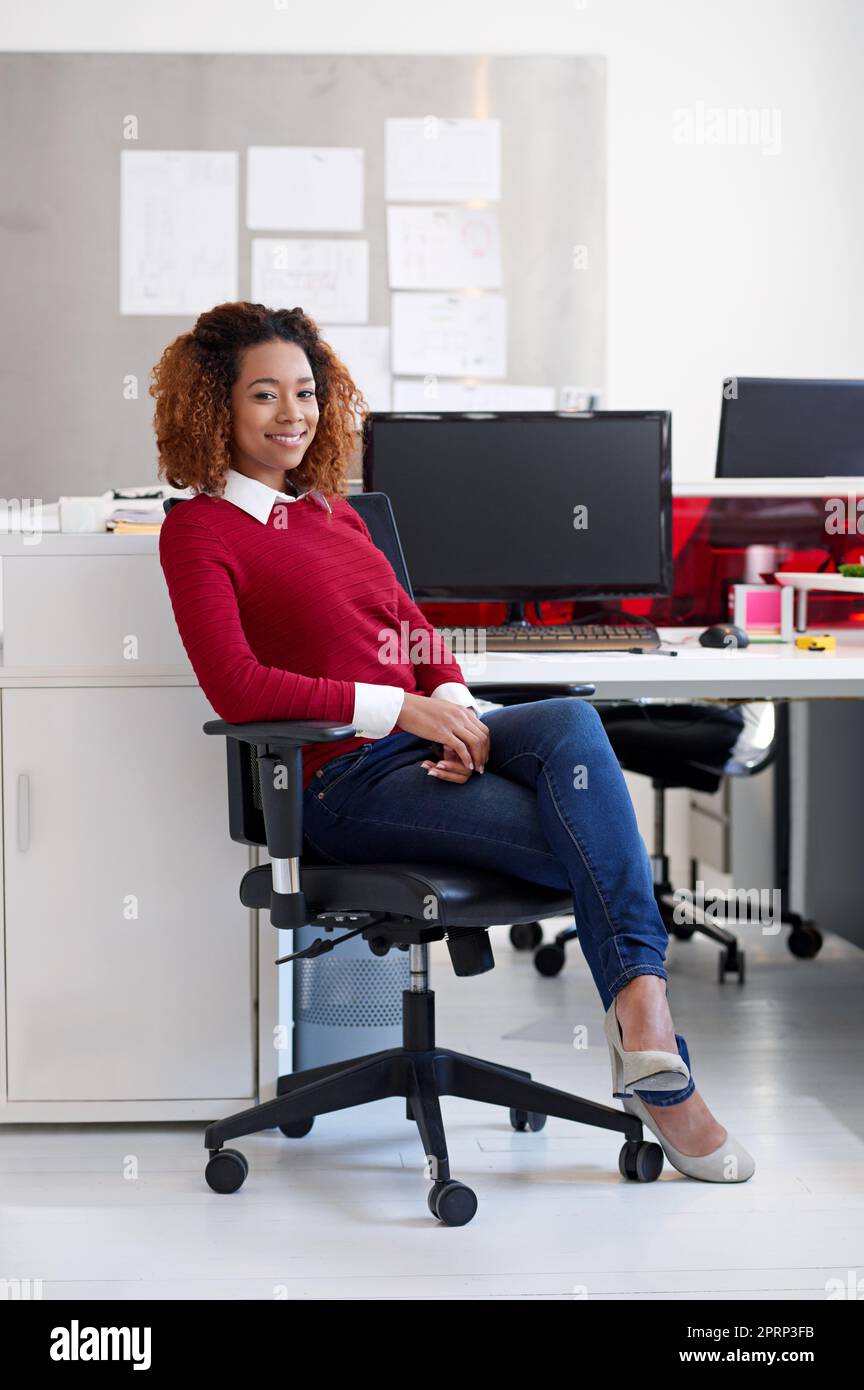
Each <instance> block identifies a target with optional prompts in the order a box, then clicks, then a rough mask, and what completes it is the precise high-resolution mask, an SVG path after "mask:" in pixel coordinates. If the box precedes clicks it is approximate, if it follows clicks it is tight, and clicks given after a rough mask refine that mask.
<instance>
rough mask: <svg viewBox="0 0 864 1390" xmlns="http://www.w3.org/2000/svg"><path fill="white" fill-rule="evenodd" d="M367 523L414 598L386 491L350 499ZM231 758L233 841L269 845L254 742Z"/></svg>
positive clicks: (233, 742) (173, 501)
mask: <svg viewBox="0 0 864 1390" xmlns="http://www.w3.org/2000/svg"><path fill="white" fill-rule="evenodd" d="M189 500H190V499H189V498H188V497H167V498H166V499H165V500H164V502H163V503H162V506H163V509H164V511H165V515H166V516H167V515H168V513H169V512H170V510H171V508H172V507H177V506H179V505H180V503H181V502H188V501H189ZM347 501H348V502H350V504H351V506H352V507H353V508H354V510H355V511H356V512H357V514H358V516H360V517H361V519H362V520H363V521H364V523H365V524H366V526H367V528H368V530H369V534H370V536H371V537H372V539H373V541H374V542H375V544H376V545H377V547H378V549H379V550H380V551H382V552H383V554H384V555H386V557H387V559H388V560H389V561H390V564H391V565H392V567H393V571H394V573H395V575H396V578H397V579H398V581H399V583H400V584H401V585H402V588H403V589H404V590H405V592H406V593H407V594H408V596H409V598H413V597H414V593H413V590H412V588H411V580H410V579H409V577H408V568H407V566H406V564H405V556H404V554H403V551H402V543H401V541H400V540H399V532H398V531H397V529H396V518H395V517H394V515H393V508H392V506H391V504H390V498H389V497H388V496H387V494H386V493H384V492H362V493H357V494H356V495H355V496H353V497H349V498H347ZM225 748H226V756H227V759H228V829H229V834H230V836H231V839H232V840H236V841H237V843H238V844H241V845H266V843H267V834H266V831H265V829H264V811H263V808H262V804H261V787H260V783H259V780H258V758H257V754H256V750H255V746H254V744H252V743H243V742H241V741H240V740H239V739H236V738H226V740H225Z"/></svg>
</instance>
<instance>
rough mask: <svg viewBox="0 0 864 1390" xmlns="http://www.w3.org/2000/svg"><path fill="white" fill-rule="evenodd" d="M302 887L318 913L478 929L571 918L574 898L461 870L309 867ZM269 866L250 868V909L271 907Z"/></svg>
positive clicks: (245, 889)
mask: <svg viewBox="0 0 864 1390" xmlns="http://www.w3.org/2000/svg"><path fill="white" fill-rule="evenodd" d="M301 887H302V889H303V892H304V895H305V897H306V904H307V906H308V908H309V909H310V912H313V913H314V912H333V911H336V912H339V911H345V912H387V913H392V914H394V915H396V916H403V917H409V918H411V920H412V921H416V922H419V923H421V924H425V925H428V926H434V925H435V924H436V923H438V924H440V925H441V926H442V927H477V928H478V929H480V930H483V929H485V928H487V927H491V926H496V925H498V924H500V923H505V924H508V925H515V924H516V923H518V922H535V921H539V920H542V919H543V918H545V917H566V916H569V915H570V914H571V913H572V912H573V897H572V894H570V893H569V892H567V893H565V892H562V890H561V889H559V888H546V887H544V886H543V885H542V884H539V883H528V882H526V881H525V880H524V879H520V878H511V877H509V876H508V875H506V874H496V873H492V872H491V871H490V870H487V869H474V868H465V867H462V866H460V865H450V864H430V863H419V862H417V863H415V862H406V863H400V864H328V865H326V866H325V865H318V864H307V862H306V861H305V859H304V861H303V866H302V872H301ZM270 889H271V874H270V866H269V864H262V865H261V867H260V868H257V869H250V870H249V872H248V873H247V874H245V875H244V877H243V881H242V883H241V885H240V898H241V901H242V902H243V903H244V905H245V906H246V907H257V908H268V907H269V906H270Z"/></svg>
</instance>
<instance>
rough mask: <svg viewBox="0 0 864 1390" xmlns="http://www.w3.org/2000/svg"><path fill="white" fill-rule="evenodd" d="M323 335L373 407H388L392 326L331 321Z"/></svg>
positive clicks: (373, 408) (322, 329)
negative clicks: (358, 324) (390, 327)
mask: <svg viewBox="0 0 864 1390" xmlns="http://www.w3.org/2000/svg"><path fill="white" fill-rule="evenodd" d="M321 337H322V338H323V339H324V341H325V343H329V344H330V346H331V347H332V349H333V351H334V352H335V353H336V356H337V357H340V358H341V359H342V361H343V362H344V363H345V366H346V367H347V368H348V371H349V372H350V373H351V377H352V380H353V381H354V384H355V386H358V387H359V388H360V390H361V391H362V392H363V395H364V396H365V398H366V401H367V403H368V405H369V408H370V409H371V410H389V409H390V397H391V390H390V388H391V377H390V329H389V328H387V327H383V328H379V327H378V326H373V325H365V324H364V325H363V326H362V327H354V326H353V325H351V324H348V325H345V324H342V323H340V324H328V325H327V327H326V328H325V327H323V326H322V327H321Z"/></svg>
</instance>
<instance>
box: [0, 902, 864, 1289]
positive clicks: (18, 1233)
mask: <svg viewBox="0 0 864 1390" xmlns="http://www.w3.org/2000/svg"><path fill="white" fill-rule="evenodd" d="M745 932H748V929H747V928H742V934H743V933H745ZM494 940H495V949H496V957H497V961H498V966H497V969H496V970H494V971H493V972H491V973H490V974H488V975H485V976H481V977H478V978H474V979H456V978H455V977H454V976H453V974H452V972H451V971H450V969H449V965H448V963H447V961H448V958H447V956H446V950H445V948H443V947H441V946H436V947H435V949H434V956H433V958H434V966H433V983H434V985H435V986H436V989H437V1000H438V1038H439V1041H440V1042H441V1043H442V1044H443V1045H445V1046H449V1047H453V1048H457V1049H459V1050H460V1051H464V1052H469V1053H473V1054H475V1055H477V1056H480V1057H486V1058H488V1059H490V1060H498V1061H502V1062H508V1063H510V1064H512V1065H514V1066H520V1067H524V1068H530V1070H531V1072H532V1074H533V1075H534V1076H535V1077H536V1078H537V1079H538V1080H543V1081H547V1082H549V1083H550V1084H551V1085H555V1086H559V1087H562V1088H564V1089H568V1090H572V1091H574V1092H576V1093H577V1094H581V1095H584V1096H586V1097H589V1098H592V1099H597V1100H601V1101H604V1102H605V1103H607V1104H611V1103H613V1102H612V1101H611V1097H610V1077H609V1065H608V1056H607V1052H606V1047H605V1043H604V1040H603V1034H602V1013H601V1008H600V1004H599V1000H598V998H597V995H596V992H595V990H594V987H593V982H592V981H591V978H590V976H589V974H588V972H587V969H586V967H585V965H584V963H583V961H582V958H581V954H580V952H579V950H578V947H573V948H571V949H570V955H569V958H568V964H567V967H566V968H565V970H564V972H563V973H562V974H561V975H560V976H558V977H557V978H556V979H551V980H550V979H543V978H541V977H540V976H539V975H537V973H536V972H535V970H534V968H533V966H532V963H531V959H530V956H528V955H525V954H521V953H519V954H517V953H515V952H514V951H513V950H512V948H511V947H510V945H509V943H508V942H507V940H506V935H505V934H504V932H503V930H502V929H499V930H496V932H495V933H494ZM746 944H747V954H748V960H747V964H748V979H747V983H746V985H744V987H743V988H740V987H739V986H738V985H737V984H736V983H728V984H726V985H725V986H722V987H721V986H720V985H718V984H717V983H716V958H717V948H716V947H715V946H713V945H712V944H710V943H708V942H705V941H704V940H696V941H693V942H687V943H684V942H677V941H673V942H672V943H671V946H670V961H669V968H670V1002H671V1004H672V1010H673V1014H674V1017H675V1021H676V1026H677V1028H678V1031H679V1032H682V1033H684V1034H685V1036H686V1038H687V1041H688V1046H689V1048H690V1052H691V1060H692V1063H693V1070H694V1075H695V1077H696V1081H697V1084H698V1085H699V1087H700V1089H701V1091H702V1093H703V1094H704V1095H705V1097H706V1099H707V1100H708V1101H709V1103H710V1104H711V1105H712V1107H713V1109H714V1110H715V1113H716V1114H717V1116H718V1118H720V1119H721V1120H722V1122H723V1123H724V1124H725V1125H726V1126H727V1127H728V1128H729V1129H730V1130H731V1131H732V1132H733V1133H734V1134H736V1135H737V1136H738V1137H739V1138H740V1139H741V1141H742V1142H743V1143H744V1144H745V1145H746V1146H747V1147H748V1148H749V1149H750V1150H751V1152H753V1154H754V1156H755V1157H756V1160H757V1172H756V1174H755V1176H754V1177H753V1178H752V1179H751V1180H750V1182H748V1183H744V1184H741V1185H739V1186H729V1187H724V1186H720V1185H715V1184H707V1183H699V1182H694V1181H692V1180H689V1179H687V1178H684V1177H682V1176H681V1175H680V1174H678V1173H677V1172H676V1171H675V1170H674V1169H672V1168H670V1167H669V1166H668V1164H667V1165H666V1167H665V1168H664V1171H663V1174H662V1176H661V1178H660V1179H659V1180H658V1181H657V1182H655V1183H653V1184H645V1185H643V1184H637V1183H629V1182H625V1181H624V1180H622V1179H621V1178H620V1177H619V1174H618V1168H617V1155H618V1149H619V1147H620V1144H619V1140H618V1138H617V1137H616V1136H615V1135H613V1134H611V1133H607V1132H604V1131H592V1130H590V1129H587V1128H581V1127H577V1126H572V1125H570V1126H568V1124H567V1123H566V1122H565V1121H563V1120H555V1119H552V1120H549V1121H548V1123H547V1126H546V1128H545V1130H543V1131H542V1132H541V1133H539V1134H516V1133H514V1132H513V1131H512V1130H511V1129H510V1127H509V1123H508V1120H507V1117H506V1115H504V1114H503V1113H502V1112H499V1111H497V1110H496V1109H494V1108H492V1107H489V1106H483V1105H476V1104H472V1103H469V1102H463V1101H459V1100H453V1099H445V1100H444V1102H443V1110H444V1118H445V1123H446V1125H447V1131H448V1137H449V1147H450V1160H451V1168H452V1171H453V1175H454V1177H458V1178H460V1179H461V1180H462V1181H464V1182H467V1183H468V1184H469V1186H471V1187H472V1188H473V1189H474V1190H475V1192H476V1193H477V1195H478V1198H479V1210H478V1212H477V1215H476V1217H475V1218H474V1220H473V1222H472V1223H471V1224H470V1225H468V1226H466V1227H461V1228H453V1229H448V1228H445V1227H442V1226H440V1225H439V1224H438V1223H437V1222H436V1221H434V1220H433V1218H432V1217H431V1216H430V1215H429V1214H428V1210H427V1207H426V1190H427V1183H426V1179H425V1177H424V1174H423V1155H422V1152H421V1148H420V1143H419V1139H418V1137H417V1132H416V1129H415V1128H414V1127H413V1126H412V1125H411V1124H409V1123H408V1122H407V1121H406V1120H405V1118H404V1106H403V1104H402V1103H401V1102H398V1101H395V1100H392V1101H382V1102H379V1103H378V1104H376V1105H373V1106H367V1107H365V1108H361V1109H357V1110H353V1111H348V1112H345V1113H343V1114H340V1115H328V1116H324V1117H322V1118H319V1119H318V1120H316V1123H315V1128H314V1129H313V1131H312V1133H311V1134H310V1135H308V1136H307V1137H306V1138H305V1139H303V1140H299V1141H297V1140H295V1141H290V1140H286V1139H283V1138H282V1137H281V1135H279V1134H278V1132H276V1131H268V1132H266V1133H264V1134H260V1135H256V1136H253V1137H249V1138H245V1139H243V1140H239V1141H237V1146H238V1147H240V1148H241V1149H242V1150H243V1152H244V1153H245V1154H246V1156H247V1158H248V1159H249V1162H250V1174H249V1177H248V1178H247V1180H246V1183H245V1185H244V1186H243V1188H241V1190H240V1191H239V1192H237V1193H234V1194H233V1195H231V1196H218V1195H216V1194H214V1193H211V1192H210V1191H209V1189H208V1188H207V1187H206V1185H205V1183H204V1179H203V1157H204V1149H203V1145H202V1133H203V1130H202V1128H201V1127H200V1126H198V1125H192V1124H175V1125H163V1126H136V1125H86V1126H85V1125H81V1126H35V1125H34V1126H11V1125H10V1126H5V1127H2V1128H0V1173H2V1179H0V1181H2V1189H3V1198H2V1206H0V1279H22V1280H23V1279H31V1280H34V1279H38V1280H41V1281H42V1296H43V1297H44V1298H46V1299H51V1298H93V1299H114V1298H128V1299H135V1298H159V1299H185V1298H194V1299H202V1298H204V1299H245V1298H249V1299H272V1298H289V1299H312V1298H314V1299H321V1298H325V1299H327V1298H333V1299H354V1298H362V1299H378V1298H380V1299H412V1298H419V1299H456V1298H458V1299H465V1298H478V1299H489V1298H504V1299H513V1298H539V1299H562V1298H564V1299H573V1298H577V1299H578V1298H589V1299H633V1298H638V1299H694V1298H695V1299H701V1298H705V1299H716V1298H741V1297H743V1298H746V1299H754V1300H756V1299H774V1298H781V1299H790V1300H824V1299H826V1298H828V1297H829V1296H831V1295H832V1293H833V1291H834V1290H838V1291H839V1296H844V1295H843V1290H846V1291H847V1292H846V1294H845V1296H846V1297H849V1296H852V1297H854V1296H855V1293H854V1290H855V1289H856V1287H857V1284H858V1281H864V1162H862V1159H864V1095H862V1086H861V1062H862V1046H861V1043H862V1023H861V998H862V993H864V952H861V951H860V950H858V949H856V948H855V947H853V946H851V945H849V944H848V943H847V942H844V941H842V940H840V939H839V938H837V937H829V938H828V939H827V940H826V943H825V946H824V948H823V950H822V953H821V955H820V956H819V957H818V958H817V959H816V960H813V961H799V960H796V959H794V958H793V957H792V956H791V955H790V954H789V952H788V951H787V949H786V947H785V944H784V940H783V939H782V938H781V939H778V938H763V939H761V940H760V941H758V942H757V943H755V944H753V943H751V942H750V940H749V933H748V939H747V942H746ZM580 1024H585V1025H587V1028H588V1039H589V1043H590V1045H589V1046H588V1047H587V1049H584V1048H583V1049H577V1050H574V1047H573V1029H574V1026H578V1025H580ZM132 1164H137V1176H131V1177H130V1176H125V1175H124V1174H127V1173H129V1172H130V1171H133V1169H132V1166H131V1165H132ZM832 1281H837V1282H836V1283H832ZM861 1288H862V1289H864V1282H862V1284H861ZM849 1291H853V1292H851V1293H850V1292H849ZM833 1296H838V1295H837V1294H836V1293H833ZM858 1296H859V1297H860V1296H861V1295H860V1292H859V1294H858Z"/></svg>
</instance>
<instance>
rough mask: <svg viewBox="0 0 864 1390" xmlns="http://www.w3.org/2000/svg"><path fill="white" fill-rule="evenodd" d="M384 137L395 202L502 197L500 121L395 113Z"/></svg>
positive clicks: (389, 194)
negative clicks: (405, 115)
mask: <svg viewBox="0 0 864 1390" xmlns="http://www.w3.org/2000/svg"><path fill="white" fill-rule="evenodd" d="M385 139H386V161H387V170H386V180H387V193H386V196H387V198H388V199H389V200H390V201H391V202H402V203H411V202H415V203H416V202H420V203H435V202H462V201H465V200H467V199H471V198H479V199H483V200H486V201H494V200H496V199H498V198H500V197H501V122H500V121H497V120H489V121H476V120H461V119H452V118H445V117H441V116H421V117H419V118H414V117H390V118H389V119H388V120H387V121H386V122H385Z"/></svg>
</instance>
